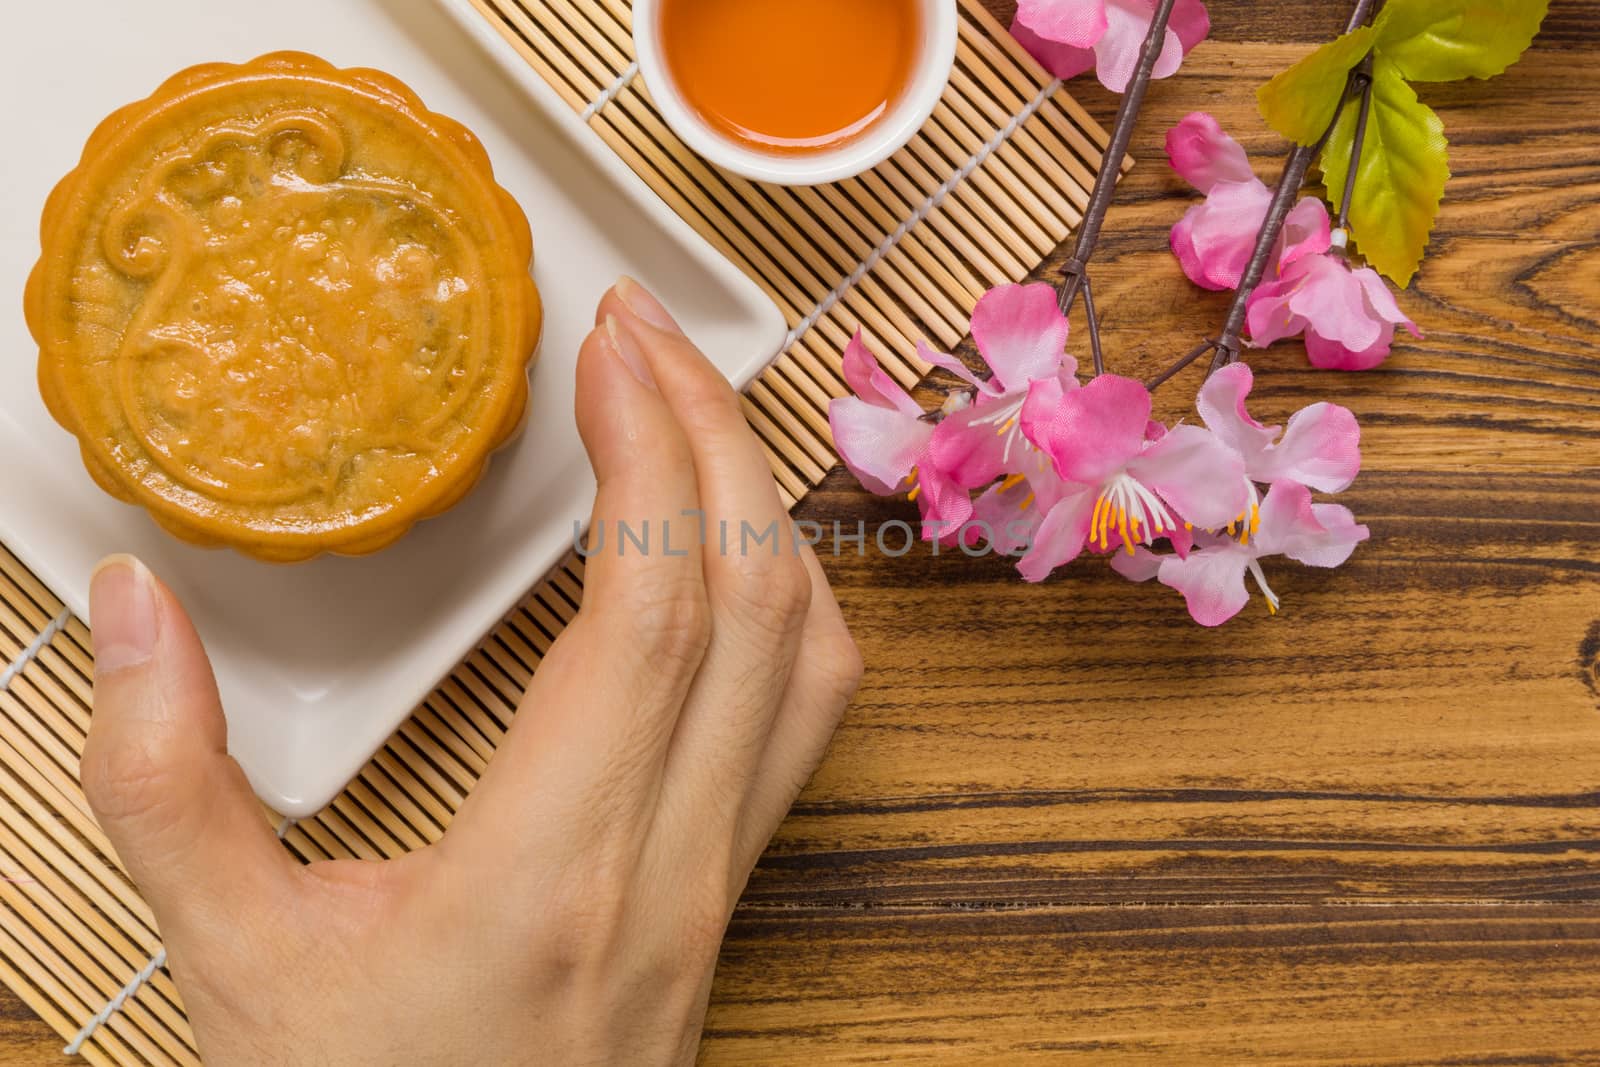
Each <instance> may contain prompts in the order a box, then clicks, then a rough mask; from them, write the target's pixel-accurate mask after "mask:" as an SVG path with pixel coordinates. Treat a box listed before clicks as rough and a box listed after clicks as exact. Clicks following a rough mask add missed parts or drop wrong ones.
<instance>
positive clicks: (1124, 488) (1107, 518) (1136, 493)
mask: <svg viewBox="0 0 1600 1067" xmlns="http://www.w3.org/2000/svg"><path fill="white" fill-rule="evenodd" d="M1177 525H1178V524H1177V521H1176V520H1175V519H1173V517H1172V513H1171V512H1169V511H1168V510H1167V506H1166V505H1165V504H1163V503H1162V502H1161V498H1160V497H1158V496H1156V495H1155V493H1153V492H1151V491H1150V490H1149V489H1146V488H1145V487H1144V486H1143V485H1140V484H1139V483H1138V482H1137V481H1136V480H1134V479H1133V478H1131V477H1129V476H1128V475H1127V474H1119V475H1117V476H1116V477H1115V478H1113V479H1111V481H1109V482H1107V483H1106V486H1105V488H1104V489H1103V490H1102V491H1101V493H1100V496H1099V497H1098V498H1097V499H1096V500H1095V503H1094V513H1093V514H1092V515H1091V516H1090V519H1089V543H1090V544H1098V545H1099V546H1100V550H1101V551H1102V552H1104V551H1106V549H1108V548H1110V546H1111V531H1112V530H1116V532H1117V536H1118V537H1119V538H1120V539H1121V541H1122V544H1123V547H1124V548H1126V549H1127V550H1128V554H1129V555H1130V556H1131V555H1133V554H1134V546H1135V545H1140V544H1145V545H1148V544H1149V543H1150V541H1151V539H1152V538H1154V537H1159V536H1160V535H1162V534H1164V533H1166V532H1167V531H1168V530H1172V529H1176V528H1177Z"/></svg>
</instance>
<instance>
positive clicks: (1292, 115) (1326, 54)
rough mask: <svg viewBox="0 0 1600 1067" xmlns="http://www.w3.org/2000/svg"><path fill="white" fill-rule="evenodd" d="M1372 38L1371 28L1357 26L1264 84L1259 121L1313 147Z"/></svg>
mask: <svg viewBox="0 0 1600 1067" xmlns="http://www.w3.org/2000/svg"><path fill="white" fill-rule="evenodd" d="M1376 39H1377V30H1376V29H1375V28H1374V27H1372V26H1361V27H1358V28H1357V29H1354V30H1352V31H1350V32H1349V33H1347V34H1345V35H1344V36H1343V37H1340V38H1338V39H1336V40H1332V41H1329V42H1328V43H1327V44H1325V45H1323V46H1322V47H1321V48H1319V49H1317V50H1316V51H1315V52H1312V53H1311V54H1310V55H1309V56H1306V57H1305V58H1304V59H1302V60H1301V61H1300V62H1298V63H1296V64H1295V65H1294V66H1292V67H1290V68H1289V69H1288V70H1286V71H1284V72H1283V73H1282V74H1279V75H1278V76H1277V77H1275V78H1273V79H1272V80H1271V81H1269V82H1267V84H1265V85H1263V86H1262V87H1261V88H1260V89H1259V90H1257V92H1256V103H1257V104H1258V105H1259V106H1260V108H1261V117H1262V118H1264V119H1266V120H1267V125H1268V126H1271V127H1272V128H1273V129H1275V130H1277V131H1278V132H1279V133H1281V134H1283V135H1284V136H1285V137H1287V138H1289V140H1291V141H1293V142H1295V143H1296V144H1302V145H1312V144H1316V143H1317V139H1318V138H1320V137H1321V136H1322V132H1323V131H1324V130H1326V129H1327V128H1328V123H1330V122H1332V121H1333V113H1334V112H1335V111H1337V110H1338V108H1339V101H1340V100H1342V99H1343V98H1344V89H1345V80H1346V79H1347V78H1348V77H1349V75H1350V68H1351V67H1354V66H1355V65H1356V64H1357V63H1359V62H1361V59H1362V57H1363V56H1365V55H1366V54H1367V53H1368V52H1369V51H1371V50H1372V45H1373V42H1374V41H1375V40H1376Z"/></svg>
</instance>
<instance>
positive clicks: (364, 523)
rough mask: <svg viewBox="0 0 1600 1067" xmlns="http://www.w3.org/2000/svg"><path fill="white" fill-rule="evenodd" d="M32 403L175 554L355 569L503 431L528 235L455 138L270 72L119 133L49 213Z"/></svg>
mask: <svg viewBox="0 0 1600 1067" xmlns="http://www.w3.org/2000/svg"><path fill="white" fill-rule="evenodd" d="M41 243H42V245H43V253H42V255H41V256H40V259H39V263H38V265H37V266H36V267H35V268H34V270H33V274H32V276H31V277H30V278H29V280H28V290H27V298H26V306H27V307H26V310H27V319H28V325H29V328H30V329H31V330H32V332H33V336H34V339H35V340H36V341H37V342H38V344H39V387H40V390H41V392H42V394H43V396H44V401H45V404H46V405H47V406H48V407H49V409H50V412H51V414H52V415H54V416H55V418H56V421H58V422H59V423H61V425H62V426H64V427H65V428H66V429H67V430H69V431H70V432H71V433H73V434H74V435H75V436H76V437H77V438H78V442H79V445H80V448H81V451H82V453H83V460H84V463H85V465H86V466H87V467H88V469H89V473H90V474H91V475H93V476H94V479H95V481H97V482H98V483H99V484H100V485H101V486H102V487H104V488H105V489H106V491H108V492H110V493H111V494H112V495H114V496H116V497H118V498H119V499H122V500H125V501H128V502H130V503H134V504H138V505H141V506H142V507H144V508H146V509H147V510H148V511H149V512H150V514H151V515H153V516H154V517H155V519H156V521H157V522H159V523H160V524H161V525H162V526H163V527H165V528H166V529H168V530H170V531H171V532H172V533H174V534H176V535H177V536H178V537H181V538H183V539H184V540H186V541H191V542H194V543H196V544H202V545H230V546H232V547H234V548H236V549H238V550H239V551H241V552H245V553H248V554H249V555H252V556H256V557H258V558H261V559H269V560H281V561H290V560H302V559H307V558H309V557H311V556H315V555H318V554H319V553H322V552H339V553H346V554H362V553H367V552H372V551H375V550H376V549H379V548H382V547H383V546H385V545H388V544H390V543H391V542H393V541H394V540H395V539H397V538H399V537H400V536H401V535H402V534H404V533H405V532H406V531H407V530H408V529H410V527H411V526H412V525H413V524H414V523H416V522H417V521H418V520H419V519H424V518H427V517H428V516H430V515H436V514H438V513H439V512H441V511H444V510H445V509H446V508H449V507H450V506H452V505H453V504H455V503H456V502H457V501H459V500H460V499H461V498H462V497H463V496H464V495H465V494H466V493H467V491H468V490H469V489H471V488H472V486H473V484H474V483H475V482H477V480H478V478H479V477H480V476H481V475H482V473H483V470H484V467H485V465H486V464H487V462H488V459H489V454H490V453H491V452H493V451H494V450H495V449H496V448H498V447H499V446H500V445H502V444H504V443H505V442H506V441H507V440H508V439H509V438H510V437H511V436H512V435H513V434H515V433H516V431H517V430H518V429H519V428H520V426H521V422H522V418H523V413H524V411H525V409H526V407H527V398H528V367H529V364H530V362H531V361H532V359H533V353H534V350H535V348H536V346H537V343H538V338H539V330H540V325H541V310H540V304H539V295H538V291H537V290H536V289H535V287H534V284H533V280H532V279H531V278H530V277H529V265H530V262H531V260H532V256H533V244H532V240H531V237H530V235H529V232H528V221H527V218H526V217H525V216H524V215H523V213H522V210H521V209H520V208H519V207H518V206H517V204H516V202H515V201H514V200H512V198H511V196H510V195H509V194H508V193H506V191H505V190H503V189H501V188H500V187H499V186H498V185H497V184H495V180H494V173H493V171H492V169H491V168H490V165H489V158H488V155H487V154H486V153H485V152H484V150H483V147H482V146H481V145H480V144H479V143H478V141H477V139H476V138H475V137H473V135H472V134H471V133H469V132H468V131H467V130H466V129H465V128H463V127H462V126H461V125H459V124H458V123H456V122H453V121H451V120H450V119H447V118H444V117H442V116H440V115H436V114H433V113H432V112H430V111H428V110H427V109H426V108H425V107H423V105H422V102H421V101H420V100H418V99H417V97H416V95H415V94H413V93H412V92H411V91H410V90H409V89H407V88H406V87H405V86H404V85H402V84H400V82H398V81H396V80H395V79H394V78H392V77H390V76H388V75H386V74H383V73H380V72H378V71H373V70H338V69H336V68H334V67H333V66H331V65H329V64H328V63H325V62H323V61H322V60H320V59H317V58H315V57H313V56H309V55H304V54H300V53H291V52H280V53H274V54H272V55H266V56H262V57H261V58H259V59H256V60H254V61H252V62H250V63H245V64H243V65H239V66H232V65H224V64H211V65H206V66H200V67H193V68H190V69H189V70H186V71H183V72H182V73H180V74H178V75H176V76H174V77H173V78H171V79H170V80H168V81H167V82H166V84H164V85H162V86H161V87H160V88H159V89H157V90H156V92H155V93H154V94H153V95H152V96H150V97H149V98H148V99H146V100H142V101H139V102H138V103H135V104H131V105H129V106H127V107H125V108H123V109H122V110H120V111H117V112H116V113H114V114H113V115H111V116H110V117H109V118H108V119H106V120H105V122H103V123H102V124H101V125H100V127H99V128H98V129H96V130H95V131H94V134H93V135H92V136H91V137H90V138H89V142H88V145H87V146H86V147H85V148H84V152H83V158H82V160H81V161H80V162H79V164H78V167H77V168H76V169H75V170H73V171H72V173H70V174H68V175H67V176H66V178H64V179H62V181H61V183H60V184H59V185H57V186H56V189H55V191H54V192H53V193H52V194H51V196H50V199H49V201H48V202H47V203H46V205H45V209H44V219H43V223H42V225H41Z"/></svg>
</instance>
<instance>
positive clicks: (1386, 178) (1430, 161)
mask: <svg viewBox="0 0 1600 1067" xmlns="http://www.w3.org/2000/svg"><path fill="white" fill-rule="evenodd" d="M1359 111H1360V109H1359V107H1357V106H1356V105H1355V104H1354V103H1352V104H1351V106H1349V107H1347V108H1345V109H1344V110H1343V111H1342V112H1341V113H1340V114H1339V121H1338V122H1337V123H1336V124H1335V125H1334V127H1333V132H1332V134H1330V135H1329V137H1328V143H1327V145H1326V146H1325V147H1324V148H1323V150H1322V161H1321V164H1320V165H1321V167H1322V174H1323V179H1324V181H1325V182H1326V184H1327V187H1328V195H1329V196H1330V197H1331V198H1332V199H1333V202H1334V207H1335V208H1337V207H1339V206H1340V204H1341V202H1342V200H1343V198H1344V185H1345V176H1346V175H1347V174H1348V173H1349V170H1350V150H1351V145H1352V143H1353V142H1354V140H1355V128H1356V120H1357V116H1358V114H1359ZM1449 177H1450V162H1449V157H1448V154H1447V151H1446V142H1445V137H1444V123H1442V122H1440V121H1439V116H1438V115H1435V114H1434V113H1433V109H1432V108H1430V107H1429V106H1428V105H1426V104H1424V103H1423V102H1422V101H1420V100H1418V99H1417V94H1416V93H1415V92H1414V91H1413V90H1412V88H1411V86H1409V85H1407V84H1406V81H1405V78H1404V76H1403V75H1402V74H1401V72H1400V68H1399V67H1398V66H1396V65H1395V64H1394V63H1391V62H1390V61H1389V60H1388V59H1387V58H1385V57H1384V56H1383V54H1382V53H1379V55H1378V60H1377V62H1376V63H1375V64H1374V67H1373V72H1372V109H1371V113H1370V115H1369V117H1368V119H1367V130H1366V136H1365V137H1364V138H1363V140H1362V146H1361V162H1360V164H1359V166H1358V167H1357V168H1356V184H1355V196H1354V197H1353V201H1354V202H1353V203H1352V204H1351V205H1350V229H1351V232H1352V236H1353V237H1354V238H1355V239H1356V241H1357V243H1358V244H1359V246H1360V249H1361V254H1362V255H1364V256H1365V257H1366V259H1367V262H1368V263H1370V264H1371V265H1372V266H1373V267H1374V268H1375V269H1376V270H1377V271H1378V272H1379V273H1380V274H1385V275H1387V276H1388V277H1389V278H1391V279H1392V280H1393V281H1394V282H1395V284H1396V285H1399V286H1401V287H1402V288H1403V287H1404V286H1406V285H1407V284H1409V283H1410V281H1411V276H1412V275H1413V274H1415V273H1416V272H1417V264H1419V263H1421V262H1422V253H1423V251H1424V249H1426V248H1427V245H1428V234H1429V233H1430V232H1431V231H1432V230H1433V220H1434V217H1435V216H1436V215H1437V214H1438V213H1439V200H1440V198H1441V197H1443V196H1444V183H1445V182H1446V181H1447V180H1448V179H1449Z"/></svg>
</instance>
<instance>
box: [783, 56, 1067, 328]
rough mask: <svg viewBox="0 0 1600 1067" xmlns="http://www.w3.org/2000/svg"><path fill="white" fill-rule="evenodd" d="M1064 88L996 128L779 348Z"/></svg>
mask: <svg viewBox="0 0 1600 1067" xmlns="http://www.w3.org/2000/svg"><path fill="white" fill-rule="evenodd" d="M1060 88H1061V81H1060V80H1059V79H1057V80H1056V81H1052V82H1051V83H1050V84H1048V85H1046V86H1045V87H1044V88H1043V89H1040V90H1039V92H1038V95H1036V96H1035V97H1034V98H1033V99H1032V100H1030V101H1028V103H1027V106H1025V107H1024V108H1023V109H1022V110H1021V111H1019V112H1017V113H1016V115H1014V116H1012V118H1011V121H1010V122H1008V123H1006V124H1005V125H1004V126H1002V127H1000V129H998V130H996V131H995V133H994V136H993V137H991V138H989V140H988V141H986V142H984V144H983V146H982V147H980V148H979V149H978V150H977V151H976V152H974V153H973V154H972V158H971V159H969V160H967V161H966V162H965V163H963V164H961V166H960V167H959V168H957V170H956V172H955V173H954V174H952V175H950V177H949V179H948V180H946V181H945V183H944V184H943V185H941V186H939V188H937V189H935V190H934V191H933V193H932V195H930V196H929V197H928V199H926V200H924V201H923V202H922V204H921V205H920V206H919V207H918V208H917V209H916V210H915V211H913V212H912V213H911V217H910V218H908V219H906V220H905V221H904V222H902V223H901V224H900V225H899V226H897V227H895V230H894V232H893V233H891V234H889V235H888V236H887V237H885V238H884V239H883V240H882V241H881V242H880V243H879V244H878V247H877V248H874V249H873V250H872V251H871V253H869V254H868V255H867V258H866V259H863V260H862V261H861V262H860V263H859V264H857V266H856V269H855V270H853V271H851V272H850V273H849V274H848V275H846V276H845V279H844V281H842V282H840V283H839V284H838V285H837V286H835V287H834V290H833V292H831V293H829V294H828V295H827V296H825V297H823V298H822V300H821V302H820V303H818V304H817V306H816V307H815V308H813V309H812V311H811V314H809V315H807V316H806V317H805V318H803V319H801V320H800V321H799V322H798V323H796V324H795V327H794V329H792V330H790V331H789V335H788V336H787V337H785V338H784V339H783V345H782V346H781V347H780V348H779V349H778V351H779V352H780V353H783V352H787V351H789V349H790V348H792V347H793V346H794V343H795V342H796V341H798V340H800V338H802V337H804V336H805V335H806V331H808V330H810V329H811V327H813V326H815V325H816V324H817V323H819V322H821V321H822V317H823V316H824V315H826V314H827V313H828V312H830V311H832V310H833V309H834V307H835V306H836V305H837V304H838V303H839V301H841V300H843V299H844V298H845V296H846V295H847V294H848V293H849V292H850V290H851V289H854V288H855V287H856V286H857V285H858V284H860V282H861V279H863V278H865V277H866V276H867V275H868V274H870V273H872V268H874V267H876V266H877V265H878V264H879V263H881V262H883V258H884V257H885V256H887V255H888V254H889V253H890V252H893V251H894V250H895V247H896V246H898V245H899V244H900V242H901V241H903V240H905V236H906V234H908V233H910V232H911V231H912V230H914V229H916V227H917V225H918V224H919V223H921V222H922V221H923V220H924V219H926V218H927V217H928V216H929V215H931V214H933V213H934V211H936V210H937V209H938V207H939V205H940V204H942V203H944V202H945V199H946V198H947V197H949V195H950V194H951V193H953V192H955V190H956V187H957V186H959V185H960V184H961V183H962V182H964V181H966V180H967V179H968V178H969V177H971V176H972V172H973V171H975V170H977V169H978V168H979V167H981V166H983V164H984V161H985V160H987V159H988V158H989V157H990V156H992V155H994V154H995V152H997V151H999V150H1000V148H1001V146H1003V145H1004V144H1005V143H1006V142H1007V141H1009V140H1011V138H1012V136H1013V135H1014V134H1016V132H1017V131H1018V130H1020V129H1021V128H1022V126H1023V124H1024V123H1025V122H1027V121H1028V120H1029V119H1031V118H1033V116H1034V115H1035V114H1037V113H1038V111H1039V109H1040V108H1041V107H1044V105H1045V103H1046V102H1048V101H1049V99H1050V98H1051V97H1052V96H1054V95H1056V90H1057V89H1060Z"/></svg>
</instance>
